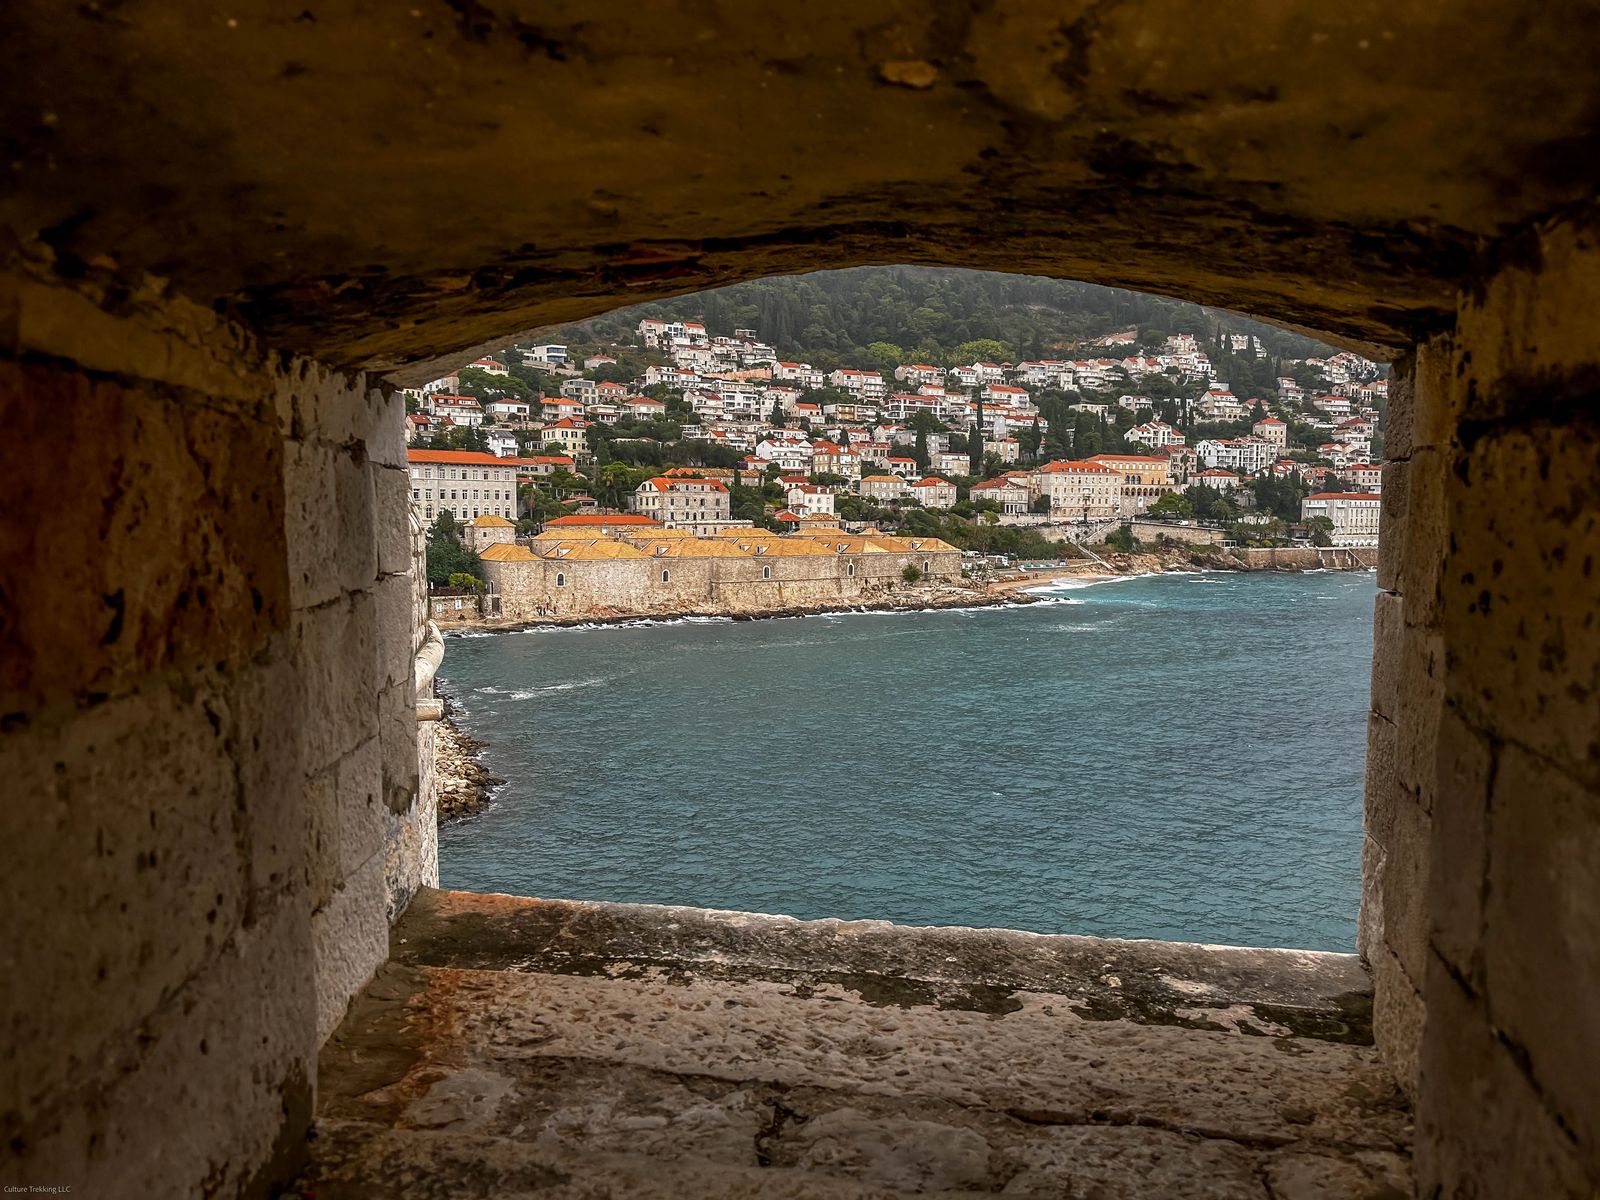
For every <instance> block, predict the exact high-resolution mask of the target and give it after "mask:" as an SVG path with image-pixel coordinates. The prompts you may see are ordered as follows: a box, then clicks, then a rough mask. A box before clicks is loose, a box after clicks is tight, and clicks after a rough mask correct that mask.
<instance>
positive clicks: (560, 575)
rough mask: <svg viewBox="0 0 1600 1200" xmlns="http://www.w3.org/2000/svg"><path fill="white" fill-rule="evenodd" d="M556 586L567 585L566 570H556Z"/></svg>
mask: <svg viewBox="0 0 1600 1200" xmlns="http://www.w3.org/2000/svg"><path fill="white" fill-rule="evenodd" d="M556 586H557V587H566V586H567V573H566V572H565V571H557V572H556Z"/></svg>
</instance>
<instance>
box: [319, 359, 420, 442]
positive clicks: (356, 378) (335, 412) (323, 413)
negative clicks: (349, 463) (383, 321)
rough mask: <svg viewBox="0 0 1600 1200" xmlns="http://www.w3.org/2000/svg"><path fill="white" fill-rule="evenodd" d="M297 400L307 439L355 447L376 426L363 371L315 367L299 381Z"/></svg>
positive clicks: (363, 440)
mask: <svg viewBox="0 0 1600 1200" xmlns="http://www.w3.org/2000/svg"><path fill="white" fill-rule="evenodd" d="M294 403H295V411H296V414H297V417H298V421H297V431H298V433H299V435H300V436H301V437H303V438H307V439H317V440H320V441H324V442H329V443H332V444H333V445H335V446H344V447H346V448H348V449H354V448H357V447H359V446H362V444H363V443H364V442H365V441H366V438H367V432H368V430H370V429H371V428H372V423H373V416H374V413H373V405H372V403H371V401H370V400H369V398H368V389H367V386H366V377H365V376H364V375H362V374H361V373H360V372H356V373H354V374H351V375H345V374H342V373H340V372H338V371H334V370H331V369H329V368H326V367H321V366H315V367H313V369H312V370H310V371H308V372H307V373H306V376H305V378H304V379H303V380H301V381H299V382H298V384H297V389H296V395H295V401H294ZM402 428H403V426H402Z"/></svg>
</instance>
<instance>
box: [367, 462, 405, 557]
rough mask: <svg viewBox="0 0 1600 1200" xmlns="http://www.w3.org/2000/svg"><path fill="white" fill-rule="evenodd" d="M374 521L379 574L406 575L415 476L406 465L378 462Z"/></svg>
mask: <svg viewBox="0 0 1600 1200" xmlns="http://www.w3.org/2000/svg"><path fill="white" fill-rule="evenodd" d="M372 481H373V486H374V490H375V493H376V502H375V503H376V508H375V512H374V520H375V521H376V524H377V533H378V573H379V574H380V575H404V574H406V573H407V572H409V571H410V570H411V476H410V475H409V474H408V473H407V471H406V469H405V468H404V467H385V466H379V465H376V464H375V465H374V466H373V469H372Z"/></svg>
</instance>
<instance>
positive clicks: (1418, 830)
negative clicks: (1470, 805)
mask: <svg viewBox="0 0 1600 1200" xmlns="http://www.w3.org/2000/svg"><path fill="white" fill-rule="evenodd" d="M1391 821H1392V825H1391V827H1390V830H1389V837H1388V841H1387V842H1386V843H1385V845H1384V857H1383V879H1382V884H1381V887H1382V894H1381V901H1382V904H1383V939H1384V944H1385V945H1386V946H1387V947H1388V948H1389V949H1390V950H1391V951H1392V952H1393V953H1394V955H1395V957H1396V958H1397V959H1399V961H1400V965H1401V966H1402V967H1403V968H1405V971H1406V974H1407V975H1409V976H1410V977H1411V978H1412V979H1413V980H1420V979H1422V978H1423V977H1424V975H1425V974H1426V970H1427V959H1428V928H1429V919H1428V875H1429V870H1430V866H1431V862H1432V837H1433V828H1432V821H1431V820H1430V818H1429V816H1428V814H1427V813H1425V812H1423V811H1422V809H1421V808H1420V807H1418V806H1417V804H1416V803H1415V802H1413V801H1412V800H1411V799H1410V798H1409V797H1405V796H1401V797H1399V799H1398V800H1397V802H1396V804H1395V806H1394V810H1393V812H1392V813H1391Z"/></svg>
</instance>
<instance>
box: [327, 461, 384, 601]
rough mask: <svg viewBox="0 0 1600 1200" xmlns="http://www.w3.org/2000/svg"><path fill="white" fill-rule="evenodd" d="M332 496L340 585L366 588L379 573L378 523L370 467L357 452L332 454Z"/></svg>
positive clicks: (348, 589) (356, 588)
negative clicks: (333, 456) (333, 455)
mask: <svg viewBox="0 0 1600 1200" xmlns="http://www.w3.org/2000/svg"><path fill="white" fill-rule="evenodd" d="M333 499H334V503H335V506H336V512H337V514H338V523H339V524H338V528H339V546H338V555H337V556H336V558H335V559H334V560H333V562H334V565H335V566H336V569H337V578H338V580H339V586H340V587H341V588H343V589H344V590H345V591H350V592H354V591H360V590H361V589H363V588H369V587H371V586H372V584H373V581H374V580H376V579H377V577H378V526H377V522H376V520H375V512H376V500H375V497H374V494H373V483H372V467H371V466H370V464H368V463H367V461H366V459H365V457H364V456H363V455H362V454H360V453H359V452H358V453H354V454H352V453H349V452H344V451H341V452H340V453H338V454H337V455H336V456H335V458H334V496H333Z"/></svg>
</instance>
